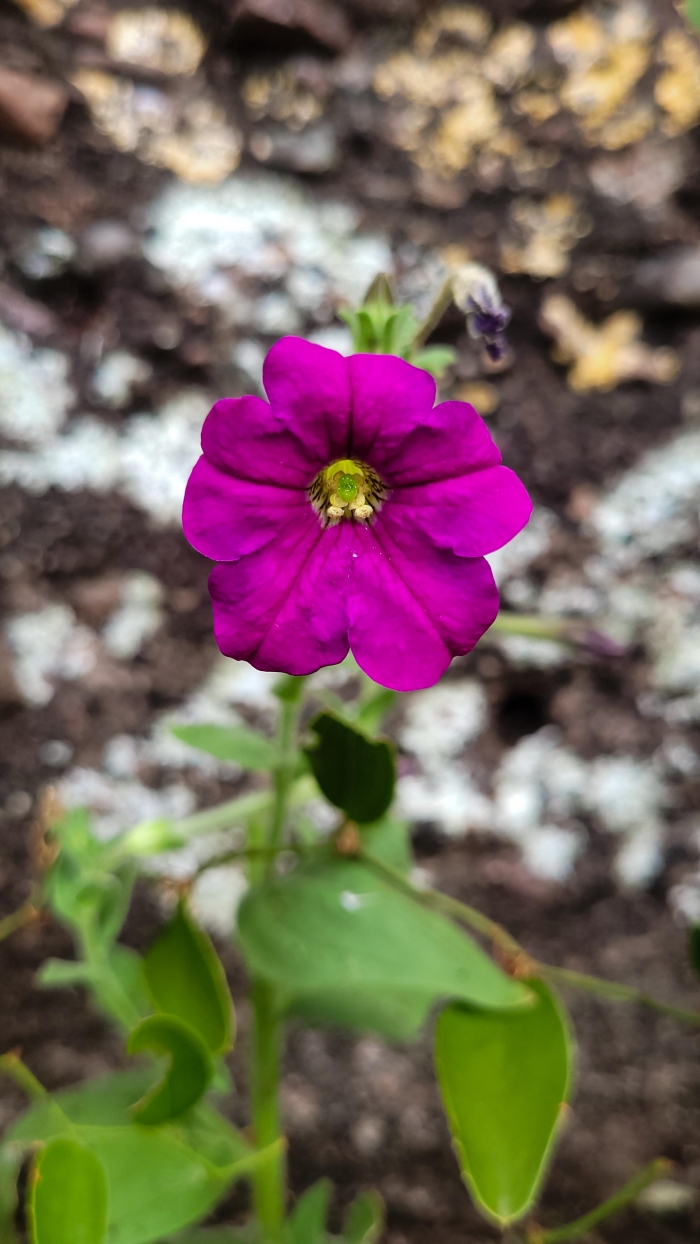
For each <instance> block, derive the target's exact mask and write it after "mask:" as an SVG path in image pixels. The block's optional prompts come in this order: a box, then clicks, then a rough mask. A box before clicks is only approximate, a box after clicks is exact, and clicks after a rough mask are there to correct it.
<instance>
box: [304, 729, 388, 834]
mask: <svg viewBox="0 0 700 1244" xmlns="http://www.w3.org/2000/svg"><path fill="white" fill-rule="evenodd" d="M311 729H312V730H313V731H314V733H315V734H316V735H318V739H319V742H318V744H317V746H315V747H310V748H307V749H306V754H307V756H308V758H309V764H310V765H311V769H312V772H313V775H314V777H315V778H316V781H317V782H318V784H319V786H320V788H321V790H322V791H323V793H324V795H325V796H326V799H328V800H329V801H330V803H332V804H334V805H335V807H336V808H341V809H342V811H343V812H345V814H346V816H349V817H350V819H351V820H352V821H358V822H359V823H360V824H363V823H367V822H370V821H377V820H379V818H380V817H381V816H383V815H384V813H385V812H386V810H387V808H388V807H389V805H390V803H391V801H392V799H393V798H394V784H395V782H396V767H395V764H394V752H393V749H392V747H391V745H390V744H389V743H386V742H384V741H382V740H379V741H376V742H375V741H374V740H372V739H369V738H367V736H366V734H364V733H362V732H361V731H360V730H358V729H356V728H354V727H353V726H351V725H349V724H348V723H347V722H346V721H342V720H341V718H339V717H336V716H334V715H332V714H331V713H320V714H319V716H318V717H316V718H315V720H314V721H313V722H312V723H311Z"/></svg>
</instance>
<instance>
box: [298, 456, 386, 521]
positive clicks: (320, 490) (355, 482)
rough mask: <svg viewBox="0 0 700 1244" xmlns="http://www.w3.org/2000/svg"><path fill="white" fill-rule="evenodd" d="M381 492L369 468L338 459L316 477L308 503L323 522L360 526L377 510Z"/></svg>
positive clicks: (353, 461) (382, 486) (374, 472)
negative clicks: (341, 521) (343, 520)
mask: <svg viewBox="0 0 700 1244" xmlns="http://www.w3.org/2000/svg"><path fill="white" fill-rule="evenodd" d="M384 491H385V490H384V485H383V484H382V481H381V480H380V478H379V476H378V475H377V473H376V471H374V470H373V469H372V467H370V466H366V465H365V464H364V463H361V462H356V461H355V460H354V459H352V458H342V459H339V460H338V461H336V462H332V463H331V464H330V466H327V467H326V468H325V470H323V471H321V472H320V473H319V474H318V475H317V476H316V479H315V480H314V482H313V484H312V485H311V487H310V489H309V500H310V501H311V504H312V506H313V507H314V509H315V510H316V512H317V514H318V515H319V517H320V518H321V519H322V520H323V521H325V522H328V523H331V524H335V523H337V522H338V521H339V519H341V518H350V519H356V520H358V521H359V522H362V523H364V522H367V520H368V519H369V518H372V517H373V515H374V514H375V513H376V511H377V510H378V509H379V507H380V505H381V503H382V501H383V499H384Z"/></svg>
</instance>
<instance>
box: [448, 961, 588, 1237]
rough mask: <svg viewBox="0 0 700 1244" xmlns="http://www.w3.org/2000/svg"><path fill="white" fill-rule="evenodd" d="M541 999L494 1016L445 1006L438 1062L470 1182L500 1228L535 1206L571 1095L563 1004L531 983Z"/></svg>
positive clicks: (539, 984) (535, 982)
mask: <svg viewBox="0 0 700 1244" xmlns="http://www.w3.org/2000/svg"><path fill="white" fill-rule="evenodd" d="M528 984H529V986H530V988H531V989H532V990H533V992H534V993H535V994H536V996H537V1003H536V1005H534V1006H532V1007H530V1008H528V1009H526V1010H522V1011H518V1012H510V1013H505V1012H502V1013H497V1012H494V1011H491V1012H485V1011H473V1010H468V1009H467V1008H466V1007H463V1006H458V1005H452V1006H448V1007H447V1008H446V1009H445V1010H444V1011H443V1012H442V1015H441V1016H440V1019H439V1020H438V1024H437V1030H436V1036H435V1061H436V1066H437V1075H438V1081H439V1084H440V1091H441V1093H442V1100H443V1103H444V1106H445V1111H446V1113H447V1117H448V1121H449V1124H450V1128H451V1130H452V1136H453V1139H454V1143H455V1148H456V1151H457V1154H458V1157H459V1162H460V1166H461V1168H462V1174H463V1176H464V1179H465V1181H466V1183H467V1185H468V1187H469V1189H470V1191H471V1193H472V1195H473V1197H474V1199H475V1201H476V1203H477V1206H478V1207H479V1208H480V1209H482V1210H483V1212H484V1214H485V1215H486V1217H487V1218H489V1219H492V1220H495V1221H496V1222H497V1223H499V1224H500V1225H501V1226H503V1225H504V1224H506V1223H510V1222H513V1221H515V1220H516V1219H518V1218H521V1217H522V1215H523V1214H525V1213H526V1212H527V1210H528V1209H529V1207H530V1206H531V1205H532V1203H533V1201H534V1199H535V1197H536V1195H537V1191H538V1188H539V1186H540V1183H541V1182H542V1178H543V1175H544V1171H545V1168H546V1165H547V1161H548V1159H549V1156H550V1153H551V1150H552V1147H553V1144H554V1140H555V1137H556V1133H557V1124H558V1122H559V1119H560V1117H561V1108H562V1104H563V1103H564V1102H566V1100H567V1097H568V1094H569V1086H570V1080H571V1061H572V1046H571V1039H570V1036H569V1032H568V1027H567V1024H566V1021H565V1017H564V1012H563V1011H562V1009H561V1008H560V1005H559V1003H558V1002H557V1000H556V999H555V998H554V996H553V995H552V994H551V993H550V991H549V990H548V989H547V987H546V985H544V984H543V983H542V982H541V981H538V980H531V981H528Z"/></svg>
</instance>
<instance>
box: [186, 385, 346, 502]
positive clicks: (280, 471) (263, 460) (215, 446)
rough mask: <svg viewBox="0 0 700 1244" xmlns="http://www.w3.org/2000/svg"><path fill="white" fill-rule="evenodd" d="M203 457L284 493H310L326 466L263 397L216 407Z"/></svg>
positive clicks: (238, 399)
mask: <svg viewBox="0 0 700 1244" xmlns="http://www.w3.org/2000/svg"><path fill="white" fill-rule="evenodd" d="M202 451H203V453H204V454H205V456H206V457H207V458H208V459H209V461H210V462H213V463H214V465H215V466H218V467H219V468H220V470H222V471H225V472H226V473H227V474H228V475H235V476H236V477H237V478H238V479H247V480H253V481H254V482H256V483H260V484H272V485H275V484H277V485H279V486H280V487H286V488H308V486H309V484H310V483H311V481H312V480H313V478H314V475H315V474H316V472H317V471H319V470H320V469H321V467H322V466H324V465H325V461H322V460H321V459H318V461H316V460H314V457H313V454H312V453H311V452H310V450H309V448H308V447H307V446H306V444H305V443H303V442H302V441H301V440H299V439H298V437H296V436H295V435H294V434H293V433H292V432H290V430H289V429H288V428H286V427H285V426H284V424H283V423H281V422H280V420H279V419H277V418H276V416H275V414H274V412H273V411H272V409H271V407H270V406H268V404H267V402H263V400H262V398H260V397H225V398H222V400H221V401H220V402H217V403H216V405H215V406H213V407H212V409H211V410H210V411H209V414H208V415H207V417H206V419H205V421H204V427H203V428H202Z"/></svg>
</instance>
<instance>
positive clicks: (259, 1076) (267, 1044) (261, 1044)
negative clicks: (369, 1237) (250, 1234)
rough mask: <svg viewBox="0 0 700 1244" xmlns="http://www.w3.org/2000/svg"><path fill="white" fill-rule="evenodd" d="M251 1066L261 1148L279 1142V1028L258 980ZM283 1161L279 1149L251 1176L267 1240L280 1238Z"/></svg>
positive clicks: (270, 994)
mask: <svg viewBox="0 0 700 1244" xmlns="http://www.w3.org/2000/svg"><path fill="white" fill-rule="evenodd" d="M251 1001H252V1003H253V1066H252V1079H251V1101H252V1116H253V1128H254V1131H255V1144H256V1148H258V1149H265V1148H267V1146H268V1145H272V1144H274V1142H275V1141H278V1140H279V1139H280V1113H279V1078H280V1053H281V1047H282V1026H281V1024H280V1022H279V1020H278V1019H277V1018H276V1016H275V998H274V989H273V986H272V985H271V984H270V983H269V982H268V981H265V980H261V979H260V978H258V979H256V980H254V981H253V983H252V988H251ZM285 1180H286V1162H285V1156H284V1151H283V1149H282V1148H281V1147H280V1148H279V1150H278V1151H277V1152H276V1153H275V1154H274V1156H272V1157H271V1158H270V1160H269V1161H268V1162H266V1163H265V1164H264V1165H263V1166H261V1167H260V1168H259V1169H258V1170H256V1171H255V1172H254V1174H253V1204H254V1207H255V1217H256V1219H257V1222H258V1225H259V1227H260V1228H261V1231H262V1234H263V1236H264V1238H265V1240H266V1241H267V1240H268V1239H269V1240H270V1241H273V1240H274V1241H277V1240H280V1239H281V1238H282V1230H283V1226H284V1211H285V1199H286V1196H285V1192H286V1189H285Z"/></svg>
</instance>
